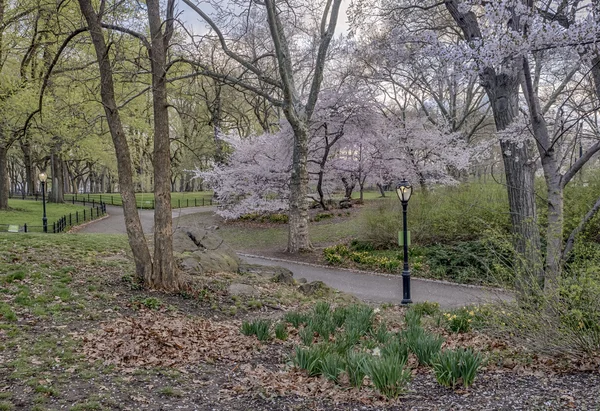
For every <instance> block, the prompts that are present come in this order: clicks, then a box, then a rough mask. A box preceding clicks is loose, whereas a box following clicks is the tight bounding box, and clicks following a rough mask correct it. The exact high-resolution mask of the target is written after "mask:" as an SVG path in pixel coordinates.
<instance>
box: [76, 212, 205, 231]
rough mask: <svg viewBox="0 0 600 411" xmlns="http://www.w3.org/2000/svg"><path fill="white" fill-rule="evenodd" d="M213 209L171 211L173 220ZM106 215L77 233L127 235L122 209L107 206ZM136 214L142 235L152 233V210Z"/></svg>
mask: <svg viewBox="0 0 600 411" xmlns="http://www.w3.org/2000/svg"><path fill="white" fill-rule="evenodd" d="M215 209H216V207H214V206H208V207H188V208H178V209H174V210H173V218H177V217H180V216H182V215H188V214H196V213H206V212H209V211H214V210H215ZM106 213H107V214H108V217H106V218H103V219H102V220H99V221H95V222H92V223H90V224H87V225H86V226H85V227H82V228H81V229H79V230H77V232H78V233H97V234H127V230H126V229H125V217H124V215H123V208H122V207H117V206H109V205H107V206H106ZM138 214H139V215H140V221H141V222H142V228H143V230H144V233H146V234H151V233H152V232H153V231H154V210H144V209H138Z"/></svg>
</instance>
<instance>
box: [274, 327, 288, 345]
mask: <svg viewBox="0 0 600 411" xmlns="http://www.w3.org/2000/svg"><path fill="white" fill-rule="evenodd" d="M287 337H288V332H287V328H286V327H285V324H284V323H277V325H276V326H275V338H277V339H278V340H281V341H285V340H287Z"/></svg>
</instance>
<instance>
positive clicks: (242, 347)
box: [83, 311, 259, 367]
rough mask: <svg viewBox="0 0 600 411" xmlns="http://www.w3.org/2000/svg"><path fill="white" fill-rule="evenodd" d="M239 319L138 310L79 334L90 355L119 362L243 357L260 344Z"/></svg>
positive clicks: (172, 363)
mask: <svg viewBox="0 0 600 411" xmlns="http://www.w3.org/2000/svg"><path fill="white" fill-rule="evenodd" d="M239 327H240V325H239V324H238V322H223V321H220V322H217V321H211V320H208V319H204V318H186V317H183V316H181V315H168V314H165V313H160V312H151V311H145V312H144V311H142V312H141V313H140V315H139V316H137V317H124V318H119V319H116V320H113V321H110V322H106V323H104V324H102V328H101V329H100V330H99V331H96V332H92V333H89V334H87V335H85V336H84V337H83V342H84V345H83V352H84V354H85V355H86V356H87V358H88V359H89V360H90V361H96V360H101V361H102V362H103V363H104V364H107V365H108V364H112V365H117V366H121V367H158V366H164V367H180V366H184V365H187V364H194V363H197V362H199V361H209V362H214V361H245V360H248V358H249V357H250V353H251V352H253V351H254V350H255V349H256V347H257V346H258V345H259V343H258V340H256V338H254V337H246V336H244V335H242V334H241V333H240V331H239Z"/></svg>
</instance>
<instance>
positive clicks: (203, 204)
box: [202, 197, 204, 207]
mask: <svg viewBox="0 0 600 411" xmlns="http://www.w3.org/2000/svg"><path fill="white" fill-rule="evenodd" d="M202 207H204V197H202Z"/></svg>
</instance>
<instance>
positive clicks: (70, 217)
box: [69, 213, 73, 226]
mask: <svg viewBox="0 0 600 411" xmlns="http://www.w3.org/2000/svg"><path fill="white" fill-rule="evenodd" d="M69 225H70V226H73V215H72V214H71V213H69Z"/></svg>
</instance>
